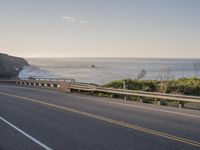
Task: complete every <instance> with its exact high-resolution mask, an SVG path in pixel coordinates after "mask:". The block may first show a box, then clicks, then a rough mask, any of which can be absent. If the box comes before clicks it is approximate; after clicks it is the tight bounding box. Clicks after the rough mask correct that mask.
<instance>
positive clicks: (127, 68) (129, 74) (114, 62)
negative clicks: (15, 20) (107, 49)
mask: <svg viewBox="0 0 200 150" xmlns="http://www.w3.org/2000/svg"><path fill="white" fill-rule="evenodd" d="M26 60H27V61H28V62H29V64H30V66H28V67H25V68H24V69H23V70H22V71H21V72H20V74H19V77H20V78H28V77H42V78H43V77H44V78H67V79H75V80H76V81H77V82H87V83H95V84H101V85H102V84H105V83H108V82H110V81H112V80H120V79H129V78H131V79H135V78H136V77H137V76H138V74H139V72H141V71H142V70H146V75H145V77H144V79H152V80H159V79H161V76H162V73H161V72H162V70H167V72H168V73H170V76H171V77H172V78H174V79H177V78H182V77H194V76H195V73H196V71H195V68H194V63H195V62H197V61H198V60H197V59H158V58H156V59H154V58H26Z"/></svg>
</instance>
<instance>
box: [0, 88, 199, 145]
mask: <svg viewBox="0 0 200 150" xmlns="http://www.w3.org/2000/svg"><path fill="white" fill-rule="evenodd" d="M0 94H1V95H4V96H10V97H14V98H17V99H20V100H26V101H29V102H34V103H38V104H42V105H45V106H48V107H52V108H57V109H60V110H64V111H69V112H73V113H76V114H80V115H83V116H86V117H90V118H94V119H98V120H102V121H105V122H108V123H112V124H115V125H120V126H123V127H127V128H130V129H134V130H138V131H142V132H144V133H148V134H152V135H156V136H159V137H164V138H167V139H171V140H174V141H179V142H182V143H186V144H189V145H193V146H196V147H200V142H197V141H193V140H189V139H186V138H182V137H178V136H174V135H171V134H167V133H164V132H159V131H155V130H152V129H148V128H144V127H140V126H137V125H133V124H129V123H125V122H122V121H118V120H114V119H111V118H107V117H103V116H100V115H95V114H92V113H88V112H84V111H80V110H76V109H72V108H69V107H64V106H60V105H56V104H52V103H48V102H44V101H41V100H37V99H33V98H28V97H23V96H18V95H14V94H9V93H4V92H0Z"/></svg>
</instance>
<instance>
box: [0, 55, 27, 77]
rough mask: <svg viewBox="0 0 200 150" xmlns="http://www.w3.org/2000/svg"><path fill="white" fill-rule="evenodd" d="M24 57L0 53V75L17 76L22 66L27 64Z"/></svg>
mask: <svg viewBox="0 0 200 150" xmlns="http://www.w3.org/2000/svg"><path fill="white" fill-rule="evenodd" d="M28 65H29V64H28V62H27V61H26V60H25V59H24V58H20V57H14V56H9V55H7V54H2V53H0V77H17V76H18V75H19V72H20V70H21V69H23V67H24V66H28Z"/></svg>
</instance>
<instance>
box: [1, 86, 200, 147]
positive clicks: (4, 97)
mask: <svg viewBox="0 0 200 150" xmlns="http://www.w3.org/2000/svg"><path fill="white" fill-rule="evenodd" d="M23 149H24V150H32V149H33V150H37V149H38V150H40V149H47V150H51V149H55V150H169V149H170V150H178V149H180V150H190V149H191V150H200V111H197V110H186V109H178V108H172V107H164V106H157V105H150V104H142V103H137V102H128V101H123V100H115V99H107V98H97V97H92V96H86V95H81V94H75V93H62V92H59V91H53V90H46V89H37V88H27V87H17V86H8V85H0V150H23Z"/></svg>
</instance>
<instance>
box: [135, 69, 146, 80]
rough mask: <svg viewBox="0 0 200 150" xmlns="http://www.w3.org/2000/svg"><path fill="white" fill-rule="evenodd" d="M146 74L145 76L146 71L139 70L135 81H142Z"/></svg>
mask: <svg viewBox="0 0 200 150" xmlns="http://www.w3.org/2000/svg"><path fill="white" fill-rule="evenodd" d="M146 74H147V71H146V70H141V71H140V72H139V73H138V75H137V77H136V80H142V79H143V78H144V77H145V76H146Z"/></svg>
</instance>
